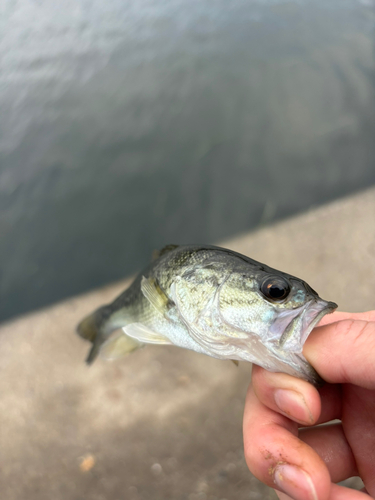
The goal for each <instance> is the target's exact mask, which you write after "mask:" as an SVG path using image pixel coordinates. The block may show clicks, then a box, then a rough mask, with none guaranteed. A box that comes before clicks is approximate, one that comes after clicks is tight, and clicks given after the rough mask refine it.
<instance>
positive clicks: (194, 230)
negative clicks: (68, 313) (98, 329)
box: [0, 0, 375, 319]
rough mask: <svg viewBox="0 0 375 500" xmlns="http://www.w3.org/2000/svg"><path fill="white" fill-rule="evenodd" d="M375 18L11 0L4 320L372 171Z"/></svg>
mask: <svg viewBox="0 0 375 500" xmlns="http://www.w3.org/2000/svg"><path fill="white" fill-rule="evenodd" d="M374 19H375V14H374V3H373V2H370V1H362V2H359V1H354V0H353V1H343V0H335V1H333V0H332V1H317V0H313V1H307V0H306V1H304V0H300V1H296V2H282V1H269V0H268V1H265V0H263V1H250V0H232V1H231V2H227V0H215V1H214V0H211V1H206V2H202V1H201V0H169V1H160V0H159V1H156V0H133V1H125V0H121V1H120V0H106V1H105V2H103V1H102V0H90V1H88V0H64V1H62V0H61V1H57V2H48V1H43V0H39V1H34V2H32V1H29V0H21V1H15V0H3V2H2V3H1V6H0V35H1V36H0V113H1V121H0V277H1V282H0V318H1V319H6V318H9V317H11V316H13V315H16V314H19V313H22V312H25V311H29V310H32V309H34V308H37V307H41V306H43V305H46V304H49V303H51V302H54V301H56V300H59V299H61V298H63V297H67V296H70V295H72V294H75V293H79V292H82V291H84V290H88V289H90V288H92V287H96V286H100V285H102V284H104V283H107V282H109V281H112V280H117V279H120V278H121V277H124V276H126V275H128V274H130V273H132V272H134V271H135V270H137V269H138V268H139V267H141V266H143V265H144V264H145V263H147V262H148V260H149V257H150V255H151V251H152V250H153V249H154V248H158V247H161V246H163V245H164V244H166V243H176V242H177V243H178V242H180V243H183V242H186V243H188V242H215V241H218V240H220V239H221V238H224V237H228V236H230V235H234V234H236V233H238V232H242V231H246V230H249V229H252V228H254V227H258V226H259V225H261V224H265V223H269V222H272V221H274V220H277V219H279V218H282V217H286V216H288V215H290V214H293V213H296V212H298V211H301V210H305V209H307V208H310V207H312V206H315V205H318V204H320V203H323V202H325V201H328V200H330V199H333V198H336V197H338V196H342V195H345V194H347V193H349V192H352V191H354V190H358V189H361V188H363V187H367V186H368V185H370V184H373V183H374V182H375V163H374V160H375V145H374V144H375V141H374V136H375V117H374V109H375V107H374V105H375V99H374V95H375V92H374V91H375V78H374V75H375V72H374V69H375V67H374V66H375V65H374V57H373V45H374V44H373V37H374V35H373V33H374V31H373V28H374ZM275 244H277V242H275ZM280 251H282V249H280Z"/></svg>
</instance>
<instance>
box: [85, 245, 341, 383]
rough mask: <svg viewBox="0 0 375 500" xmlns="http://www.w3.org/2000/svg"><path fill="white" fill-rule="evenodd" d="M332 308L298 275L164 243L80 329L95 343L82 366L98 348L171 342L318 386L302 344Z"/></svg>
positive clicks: (109, 353)
mask: <svg viewBox="0 0 375 500" xmlns="http://www.w3.org/2000/svg"><path fill="white" fill-rule="evenodd" d="M336 307H337V305H336V304H335V303H334V302H327V301H325V300H322V299H321V298H320V297H319V296H318V294H317V293H316V292H315V291H314V290H313V289H312V288H311V287H310V286H309V285H308V284H307V283H306V282H304V281H303V280H301V279H299V278H296V277H294V276H291V275H289V274H286V273H283V272H281V271H277V270H275V269H272V268H270V267H268V266H267V265H265V264H261V263H259V262H257V261H255V260H253V259H250V258H249V257H246V256H244V255H241V254H239V253H237V252H233V251H231V250H227V249H224V248H220V247H214V246H199V245H189V246H176V245H169V246H168V247H165V248H164V249H163V250H161V251H160V252H159V253H158V256H157V258H156V259H155V260H154V261H153V262H152V263H151V264H150V265H149V266H148V267H147V268H146V269H145V270H144V271H143V272H142V273H141V274H139V276H138V277H137V278H136V279H135V280H134V282H133V283H132V285H131V286H130V287H129V288H128V289H127V290H125V291H124V292H123V293H122V294H121V295H120V296H119V297H118V298H117V299H115V300H114V302H112V303H111V304H108V305H105V306H103V307H101V308H99V309H98V310H96V311H94V313H92V314H91V315H90V316H88V317H87V318H85V319H84V320H83V321H82V322H81V323H80V324H79V325H78V333H79V335H81V336H82V337H83V338H85V339H87V340H90V341H91V342H92V344H93V345H92V348H91V351H90V353H89V356H88V358H87V361H88V363H91V362H92V361H93V360H94V359H95V357H96V356H97V354H98V353H99V352H102V353H103V354H104V356H105V357H110V358H111V357H119V356H121V355H125V354H128V353H130V352H132V351H134V350H136V349H138V348H139V347H142V346H143V345H145V344H148V343H153V344H171V345H175V346H179V347H183V348H186V349H191V350H193V351H196V352H199V353H202V354H207V355H209V356H212V357H215V358H219V359H231V360H234V361H250V362H252V363H255V364H258V365H260V366H262V367H264V368H265V369H267V370H270V371H280V372H285V373H289V374H291V375H294V376H297V377H300V378H303V379H305V380H308V381H309V382H312V383H314V384H318V383H319V382H320V378H319V375H318V374H317V373H316V371H315V370H314V368H313V367H312V366H311V365H310V364H309V363H308V362H307V360H306V359H305V358H304V356H303V354H302V348H303V345H304V343H305V341H306V339H307V337H308V335H309V333H310V332H311V330H312V329H313V328H314V326H315V325H316V324H317V323H318V322H319V321H320V319H321V318H322V317H323V316H324V315H325V314H327V313H330V312H332V311H333V310H334V309H336ZM115 331H117V333H115Z"/></svg>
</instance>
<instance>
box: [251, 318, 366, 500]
mask: <svg viewBox="0 0 375 500" xmlns="http://www.w3.org/2000/svg"><path fill="white" fill-rule="evenodd" d="M303 353H304V355H305V357H306V359H307V360H308V361H309V362H310V363H311V364H312V365H313V366H314V368H315V369H316V370H317V372H318V373H319V374H320V375H321V376H322V378H323V379H324V380H326V381H327V382H328V383H327V384H325V385H324V386H323V387H322V388H320V389H316V388H315V387H313V386H312V385H310V384H309V383H308V382H306V381H304V380H301V379H297V378H294V377H291V376H290V375H286V374H283V373H271V372H267V371H266V370H264V369H262V368H260V367H258V366H255V365H254V366H253V376H252V381H251V384H250V387H249V390H248V393H247V396H246V404H245V413H244V427H243V429H244V447H245V457H246V462H247V465H248V467H249V469H250V471H251V472H252V473H253V474H254V475H255V476H256V477H257V478H258V479H260V480H261V481H263V482H264V483H266V484H267V485H269V486H271V487H273V488H275V489H276V490H278V496H279V498H280V499H282V500H284V499H285V500H286V499H289V498H293V499H294V500H361V499H363V500H365V499H366V498H367V499H369V498H371V497H374V498H375V311H372V312H368V313H361V314H350V313H340V312H336V313H333V314H331V315H329V316H326V317H325V318H323V320H322V321H321V322H320V324H319V327H318V328H315V330H314V331H313V332H312V333H311V334H310V336H309V338H308V339H307V341H306V343H305V346H304V350H303ZM287 391H291V392H287ZM334 419H340V420H341V423H339V424H331V425H327V426H320V427H317V425H318V424H323V423H325V422H329V421H331V420H334ZM300 427H304V429H303V430H299V428H300ZM352 476H360V477H361V479H362V480H363V482H364V484H365V487H366V492H363V493H361V492H359V491H355V490H351V489H348V488H344V487H342V486H338V485H337V484H334V483H338V482H340V481H343V480H344V479H347V478H349V477H352ZM280 491H284V493H287V494H288V495H289V496H286V495H285V494H283V493H279V492H280ZM369 495H371V496H369Z"/></svg>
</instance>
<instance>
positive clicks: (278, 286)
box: [260, 276, 290, 302]
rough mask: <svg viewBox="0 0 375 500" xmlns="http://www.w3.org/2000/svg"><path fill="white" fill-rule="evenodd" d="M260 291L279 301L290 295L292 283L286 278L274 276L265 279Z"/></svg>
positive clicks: (272, 299) (274, 300)
mask: <svg viewBox="0 0 375 500" xmlns="http://www.w3.org/2000/svg"><path fill="white" fill-rule="evenodd" d="M260 291H261V292H262V294H263V295H264V296H265V297H266V298H267V299H269V300H271V301H273V302H279V301H281V300H284V299H285V298H286V297H287V296H288V295H289V293H290V285H289V283H288V282H287V281H286V280H285V279H284V278H279V277H278V276H272V277H271V278H266V279H265V280H264V281H263V283H262V285H261V287H260Z"/></svg>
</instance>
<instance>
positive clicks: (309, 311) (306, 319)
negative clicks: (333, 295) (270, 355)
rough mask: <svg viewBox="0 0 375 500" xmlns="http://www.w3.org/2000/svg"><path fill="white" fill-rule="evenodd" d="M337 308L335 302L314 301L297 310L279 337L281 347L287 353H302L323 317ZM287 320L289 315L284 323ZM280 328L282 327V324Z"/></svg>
mask: <svg viewBox="0 0 375 500" xmlns="http://www.w3.org/2000/svg"><path fill="white" fill-rule="evenodd" d="M336 308H337V304H335V303H334V302H327V301H326V300H322V299H313V300H310V301H309V302H308V303H307V304H305V305H304V306H303V307H301V308H299V309H297V310H295V312H294V315H293V316H292V318H291V319H290V321H289V322H288V324H287V325H286V327H285V330H284V331H283V333H282V335H281V337H279V342H278V344H279V347H280V348H282V349H283V350H285V351H289V352H295V353H298V352H299V353H302V348H303V345H304V343H305V342H306V339H307V337H308V336H309V335H310V333H311V331H312V330H313V328H314V327H315V326H316V325H317V324H318V323H319V321H320V320H321V319H322V318H323V316H325V315H326V314H329V313H331V312H333V311H334V310H335V309H336ZM290 313H291V312H290ZM289 317H290V316H289ZM286 320H287V315H285V317H284V322H285V321H286ZM279 321H280V319H279ZM284 324H285V323H284ZM278 326H279V327H280V326H281V325H280V323H279V325H278Z"/></svg>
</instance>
